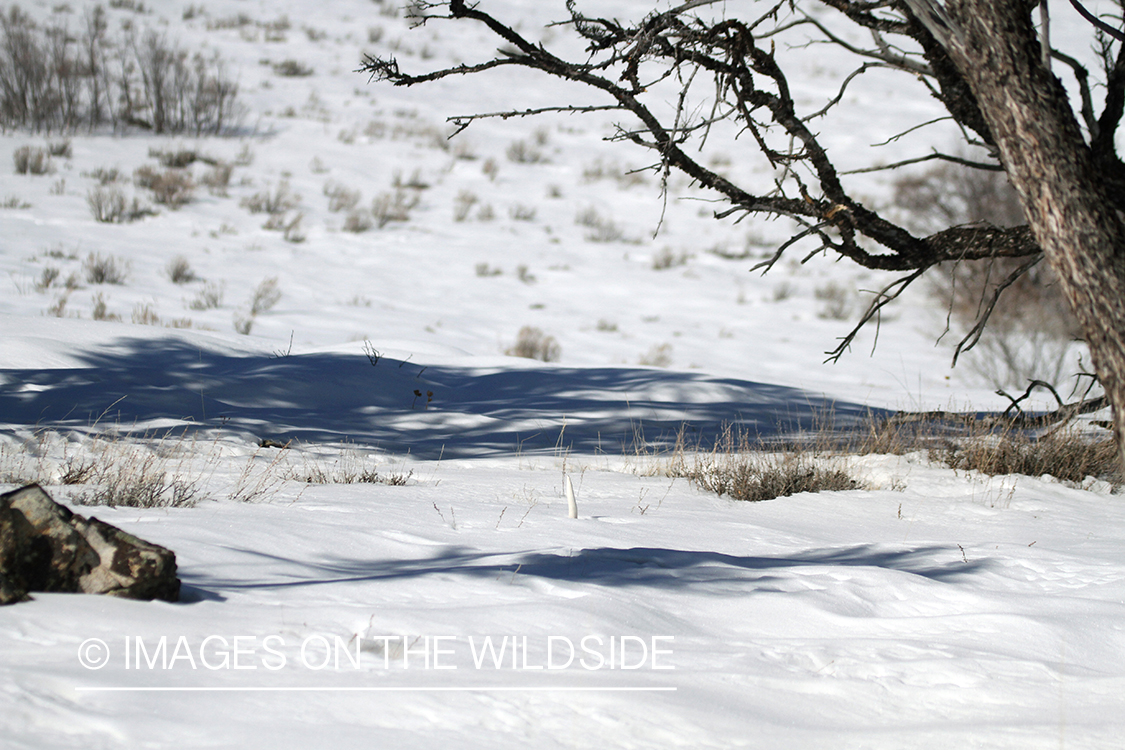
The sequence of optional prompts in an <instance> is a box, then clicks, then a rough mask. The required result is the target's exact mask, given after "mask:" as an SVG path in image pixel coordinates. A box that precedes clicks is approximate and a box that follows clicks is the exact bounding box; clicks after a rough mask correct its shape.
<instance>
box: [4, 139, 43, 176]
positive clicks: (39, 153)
mask: <svg viewBox="0 0 1125 750" xmlns="http://www.w3.org/2000/svg"><path fill="white" fill-rule="evenodd" d="M12 161H13V162H15V167H16V174H47V173H49V172H50V171H51V155H50V154H49V153H48V152H47V150H46V149H43V148H32V147H31V146H20V147H19V148H17V149H16V150H15V153H13V154H12Z"/></svg>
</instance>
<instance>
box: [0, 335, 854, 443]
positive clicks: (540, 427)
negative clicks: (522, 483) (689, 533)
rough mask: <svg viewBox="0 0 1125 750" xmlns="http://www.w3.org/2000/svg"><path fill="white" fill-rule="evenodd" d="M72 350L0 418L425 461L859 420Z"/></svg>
mask: <svg viewBox="0 0 1125 750" xmlns="http://www.w3.org/2000/svg"><path fill="white" fill-rule="evenodd" d="M79 358H80V359H81V360H82V361H83V366H82V367H78V368H69V369H26V370H19V369H9V370H0V378H2V383H0V415H2V418H0V419H2V421H3V422H6V423H8V424H11V425H17V426H26V427H53V428H58V427H74V428H84V427H90V426H93V425H95V424H96V425H101V426H106V425H112V426H114V427H116V428H118V429H120V430H126V431H135V432H142V431H144V430H145V429H146V428H148V429H151V423H153V422H156V421H159V422H160V424H161V425H162V426H166V425H167V421H168V420H174V421H178V422H180V423H182V424H184V425H185V426H187V427H189V428H190V429H226V430H232V431H242V432H246V433H250V434H252V435H254V436H255V437H257V438H266V437H268V438H271V439H273V440H279V441H283V442H284V441H286V440H290V439H296V440H299V441H308V442H332V441H343V440H349V441H353V442H357V443H364V444H372V445H377V446H378V447H380V448H382V449H384V450H388V451H392V452H410V453H412V454H414V455H416V456H419V457H422V458H427V457H434V456H437V455H440V454H444V455H445V456H477V455H487V454H496V453H510V452H513V451H518V450H522V451H542V450H546V449H552V448H566V449H570V450H573V451H578V452H598V451H603V452H610V453H620V452H621V451H622V449H623V447H624V448H627V449H631V448H632V447H633V446H635V445H636V444H637V443H638V442H642V441H643V442H645V443H648V444H668V443H670V442H672V441H674V439H675V436H676V434H677V433H678V432H679V431H680V430H681V429H683V430H684V431H685V432H686V434H687V437H688V440H689V441H690V442H691V443H692V444H694V443H697V442H698V443H700V444H703V445H708V444H710V443H711V442H712V441H714V440H715V439H716V438H717V437H718V436H720V435H721V433H722V430H723V429H724V427H725V426H726V425H733V426H735V427H737V428H740V429H743V430H746V431H748V432H749V433H751V434H757V435H760V436H763V437H769V436H771V435H779V434H791V433H794V432H798V431H802V430H809V429H815V428H816V426H817V424H818V423H820V422H822V421H823V420H824V417H825V415H826V414H830V415H831V418H832V421H833V422H834V424H836V425H837V426H840V425H841V424H848V423H854V422H856V421H858V420H860V419H863V418H865V417H866V416H867V415H868V409H867V407H864V406H861V405H858V404H846V403H841V402H833V401H831V400H829V399H827V398H825V397H823V396H820V395H817V394H812V393H808V392H805V391H802V390H799V389H796V388H789V387H785V386H778V385H769V384H764V383H754V382H749V381H742V380H735V379H723V378H715V377H711V376H708V375H705V374H700V373H686V372H676V371H668V370H652V369H641V368H629V367H595V368H568V367H559V366H555V365H547V364H542V363H534V362H525V361H515V362H513V363H512V365H511V366H505V367H504V368H495V367H491V368H481V367H454V366H433V367H424V366H423V365H422V364H419V363H415V362H404V361H397V360H390V359H386V358H384V359H381V360H379V361H378V364H377V365H375V366H372V364H371V363H370V361H369V360H368V359H367V358H366V357H364V356H358V355H355V356H353V355H347V354H339V353H327V354H305V355H292V356H283V357H270V356H234V355H231V354H225V353H221V352H215V351H210V350H207V349H201V348H199V347H197V346H195V345H192V344H189V343H186V342H183V341H177V340H160V341H152V340H144V339H126V340H124V341H121V342H118V343H117V344H116V345H115V346H114V347H113V348H112V349H109V350H105V351H88V352H84V353H82V354H80V355H79ZM146 423H148V424H147V425H146Z"/></svg>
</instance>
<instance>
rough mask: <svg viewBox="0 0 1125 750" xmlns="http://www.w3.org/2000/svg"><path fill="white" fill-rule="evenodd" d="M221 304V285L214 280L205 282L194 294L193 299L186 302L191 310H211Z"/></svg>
mask: <svg viewBox="0 0 1125 750" xmlns="http://www.w3.org/2000/svg"><path fill="white" fill-rule="evenodd" d="M222 304H223V286H222V284H216V283H214V282H211V281H209V282H207V283H206V284H204V285H203V288H202V289H200V290H199V291H198V292H197V293H196V295H195V299H193V300H192V301H191V302H189V303H188V307H190V308H191V309H192V310H211V309H214V308H216V307H220V306H221V305H222Z"/></svg>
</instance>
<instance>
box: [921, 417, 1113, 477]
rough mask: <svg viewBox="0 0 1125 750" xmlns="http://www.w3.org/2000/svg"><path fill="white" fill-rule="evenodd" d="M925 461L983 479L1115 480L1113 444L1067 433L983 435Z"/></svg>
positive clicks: (936, 452) (935, 451)
mask: <svg viewBox="0 0 1125 750" xmlns="http://www.w3.org/2000/svg"><path fill="white" fill-rule="evenodd" d="M930 457H931V459H932V460H937V461H940V462H942V463H944V464H945V465H947V466H949V467H950V468H952V469H958V470H962V471H979V472H981V473H982V474H988V475H1001V474H1026V475H1027V476H1032V477H1039V476H1043V475H1044V474H1048V475H1050V476H1052V477H1054V478H1055V479H1059V480H1061V481H1064V482H1073V483H1076V484H1078V483H1081V482H1083V481H1085V479H1086V478H1087V477H1096V478H1098V479H1105V480H1109V481H1111V482H1112V483H1113V484H1115V485H1116V484H1118V483H1119V482H1120V476H1119V467H1118V460H1119V458H1118V453H1117V445H1116V444H1115V443H1114V441H1113V440H1094V439H1091V438H1090V437H1088V436H1083V435H1078V434H1075V433H1074V432H1073V431H1067V430H1063V431H1059V432H1052V433H1049V434H1047V435H1045V436H1043V437H1039V438H1034V437H1033V436H1030V435H1026V434H1024V433H1020V432H1015V431H1008V432H1003V433H1001V434H999V435H986V436H981V437H976V438H973V439H969V440H963V441H959V442H958V443H957V444H951V445H947V446H944V447H941V448H936V449H932V450H931V451H930Z"/></svg>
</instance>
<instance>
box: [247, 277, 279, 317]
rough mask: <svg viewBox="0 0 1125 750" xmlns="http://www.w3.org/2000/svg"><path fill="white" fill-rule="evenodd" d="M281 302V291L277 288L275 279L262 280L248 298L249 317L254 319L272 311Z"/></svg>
mask: <svg viewBox="0 0 1125 750" xmlns="http://www.w3.org/2000/svg"><path fill="white" fill-rule="evenodd" d="M280 301H281V290H280V289H279V288H278V283H277V277H276V276H270V277H269V278H266V279H263V280H262V283H261V284H258V287H257V288H256V289H255V290H254V294H253V296H251V298H250V315H251V316H252V317H256V316H258V315H261V314H262V313H264V312H267V311H269V310H271V309H273V306H274V305H276V304H277V303H278V302H280Z"/></svg>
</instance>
